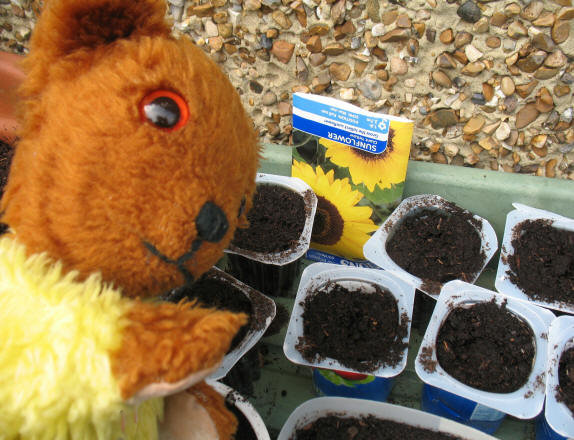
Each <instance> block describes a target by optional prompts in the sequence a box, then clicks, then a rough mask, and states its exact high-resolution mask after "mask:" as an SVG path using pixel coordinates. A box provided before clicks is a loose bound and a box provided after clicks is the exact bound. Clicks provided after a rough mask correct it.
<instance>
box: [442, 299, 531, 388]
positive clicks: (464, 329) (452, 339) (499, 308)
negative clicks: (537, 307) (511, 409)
mask: <svg viewBox="0 0 574 440" xmlns="http://www.w3.org/2000/svg"><path fill="white" fill-rule="evenodd" d="M436 351H437V359H438V363H439V364H440V366H441V367H442V368H443V369H444V370H445V371H446V372H447V373H448V374H450V375H451V376H452V377H454V378H455V379H457V380H459V381H460V382H462V383H464V384H466V385H468V386H471V387H473V388H476V389H478V390H482V391H488V392H493V393H511V392H513V391H516V390H517V389H519V388H520V387H522V386H523V385H524V384H525V383H526V381H527V380H528V376H529V375H530V372H531V371H532V366H533V363H534V356H535V345H534V335H533V333H532V330H531V329H530V327H529V326H528V325H527V324H526V323H525V322H524V321H523V320H522V319H520V318H519V317H517V316H516V315H515V314H514V313H512V312H510V311H508V310H507V309H506V303H503V304H502V305H497V304H496V303H495V302H494V300H492V301H489V302H483V303H477V304H474V305H472V306H470V307H468V308H466V307H457V308H455V309H453V310H452V311H451V312H450V313H449V314H448V316H447V318H446V320H445V321H444V323H443V324H442V326H441V327H440V329H439V332H438V335H437V339H436Z"/></svg>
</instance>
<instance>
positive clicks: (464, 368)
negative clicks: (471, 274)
mask: <svg viewBox="0 0 574 440" xmlns="http://www.w3.org/2000/svg"><path fill="white" fill-rule="evenodd" d="M553 319H554V314H553V313H552V312H550V311H549V310H546V309H543V308H541V307H537V306H534V305H531V304H528V303H525V302H523V301H519V300H516V299H514V298H509V297H506V296H504V295H501V294H499V293H496V292H492V291H490V290H487V289H484V288H482V287H478V286H475V285H473V284H469V283H465V282H462V281H451V282H449V283H446V284H445V285H444V286H443V288H442V290H441V293H440V296H439V298H438V300H437V305H436V307H435V309H434V311H433V315H432V317H431V320H430V323H429V325H428V327H427V330H426V332H425V336H424V338H423V341H422V343H421V346H420V349H419V352H418V354H417V357H416V360H415V371H416V373H417V375H418V376H419V377H420V378H421V380H423V382H425V387H424V389H423V401H422V406H423V408H425V409H427V410H429V411H431V412H433V413H435V414H440V415H442V416H444V417H449V418H452V419H454V420H457V421H459V422H463V423H466V424H469V425H471V426H475V427H476V428H478V429H481V430H484V431H485V432H494V431H495V430H496V429H497V428H498V426H499V425H500V423H501V422H502V419H503V418H504V415H506V414H509V415H512V416H514V417H517V418H521V419H530V418H534V417H536V416H537V415H538V414H539V413H540V412H541V410H542V407H543V404H544V394H545V393H544V387H545V379H546V362H547V359H548V353H547V351H548V328H549V326H550V323H551V322H552V321H553ZM498 372H500V373H498Z"/></svg>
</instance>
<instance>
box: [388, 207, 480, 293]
mask: <svg viewBox="0 0 574 440" xmlns="http://www.w3.org/2000/svg"><path fill="white" fill-rule="evenodd" d="M445 206H446V207H447V208H448V210H447V209H445V210H436V209H428V208H423V209H421V210H419V211H417V212H415V213H414V214H412V215H409V216H407V217H406V218H404V219H403V220H402V221H401V222H400V223H399V224H397V225H396V228H395V229H394V231H393V233H392V236H391V237H390V238H389V240H388V241H387V244H386V250H387V253H388V254H389V256H390V257H391V259H392V260H393V261H394V262H395V263H396V264H398V265H399V266H400V267H401V268H403V269H404V270H406V271H407V272H409V273H410V274H412V275H415V276H417V277H419V278H421V279H422V280H424V281H425V282H426V284H428V286H427V290H429V291H431V292H432V293H435V291H436V292H437V293H438V291H440V285H436V286H435V285H434V284H436V283H439V284H441V283H446V282H447V281H451V280H454V279H459V280H463V281H472V279H473V278H474V276H475V275H476V274H477V273H478V272H479V271H480V269H481V268H482V265H483V264H484V259H485V258H486V256H485V254H484V252H483V251H482V249H481V245H482V242H481V237H480V235H479V233H478V232H477V230H476V228H475V226H473V225H477V224H478V223H479V221H477V220H476V219H475V218H473V216H472V213H470V212H468V211H466V210H463V209H461V208H459V207H458V206H456V205H454V204H452V203H446V204H445Z"/></svg>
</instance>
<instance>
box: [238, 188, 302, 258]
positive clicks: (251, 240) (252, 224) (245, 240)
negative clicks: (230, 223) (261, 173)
mask: <svg viewBox="0 0 574 440" xmlns="http://www.w3.org/2000/svg"><path fill="white" fill-rule="evenodd" d="M247 219H248V220H249V228H247V229H237V231H236V232H235V236H234V238H233V245H235V246H237V247H238V248H241V249H245V250H248V251H254V252H269V253H274V252H280V251H284V250H287V249H290V248H291V247H293V245H294V244H296V243H297V242H298V240H299V238H300V237H301V233H302V232H303V228H304V226H305V219H306V213H305V200H304V199H303V197H302V196H301V195H300V194H298V193H296V192H295V191H292V190H290V189H288V188H285V187H282V186H278V185H272V184H259V185H257V191H256V192H255V195H254V197H253V207H252V208H251V210H250V211H249V212H248V213H247Z"/></svg>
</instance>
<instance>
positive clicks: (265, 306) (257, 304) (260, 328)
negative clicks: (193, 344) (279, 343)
mask: <svg viewBox="0 0 574 440" xmlns="http://www.w3.org/2000/svg"><path fill="white" fill-rule="evenodd" d="M212 270H213V271H215V272H214V273H215V274H216V276H218V277H220V278H221V279H223V280H225V281H227V282H228V283H229V284H231V285H233V286H234V287H235V288H236V289H237V290H240V291H241V292H242V293H243V294H244V295H245V296H246V297H247V298H249V301H250V302H251V311H252V314H251V321H250V324H249V329H248V330H247V333H246V334H245V337H244V338H243V339H242V340H241V341H240V342H239V344H238V345H237V346H236V347H235V348H234V349H233V350H232V351H230V352H229V353H227V354H226V355H225V356H224V358H223V361H222V362H221V365H220V366H219V368H218V369H217V370H216V371H215V372H214V373H213V374H211V376H209V378H210V379H212V380H218V379H221V378H223V377H225V376H226V375H227V373H229V370H231V369H232V368H233V366H234V365H235V364H236V363H237V362H238V361H239V359H241V358H242V357H243V356H244V355H245V353H247V352H248V351H249V350H251V348H252V347H253V346H254V345H255V344H256V343H257V342H258V341H259V340H260V339H261V338H262V336H263V334H264V333H265V331H266V330H267V328H268V327H269V325H270V324H271V322H272V321H273V319H274V318H275V312H276V306H275V301H273V300H272V299H271V298H268V297H267V296H265V295H263V294H262V293H261V292H259V291H257V290H255V289H253V288H252V287H250V286H248V285H246V284H244V283H242V282H241V281H239V280H237V279H235V278H234V277H232V276H231V275H229V274H227V273H225V272H224V271H222V270H221V269H218V268H217V267H213V268H212Z"/></svg>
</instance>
